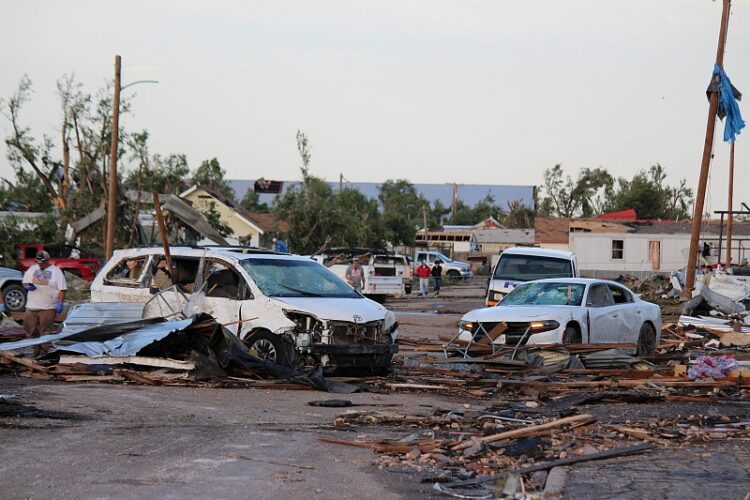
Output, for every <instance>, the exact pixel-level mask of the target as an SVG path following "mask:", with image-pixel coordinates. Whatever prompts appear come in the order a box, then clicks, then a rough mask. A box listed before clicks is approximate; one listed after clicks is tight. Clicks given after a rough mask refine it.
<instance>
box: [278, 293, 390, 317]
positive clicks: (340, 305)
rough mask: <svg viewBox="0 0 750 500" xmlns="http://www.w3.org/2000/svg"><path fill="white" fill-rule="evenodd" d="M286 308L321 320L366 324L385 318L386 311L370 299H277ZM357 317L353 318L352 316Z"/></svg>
mask: <svg viewBox="0 0 750 500" xmlns="http://www.w3.org/2000/svg"><path fill="white" fill-rule="evenodd" d="M273 300H276V301H278V302H280V303H281V304H282V307H284V304H286V305H287V306H288V307H284V309H288V310H293V311H300V312H306V313H309V314H312V315H314V316H316V317H317V318H318V319H322V320H335V321H349V322H356V323H368V322H370V321H377V320H382V319H383V318H385V313H386V311H387V309H386V308H385V307H383V306H381V305H380V304H378V303H377V302H374V301H372V300H370V299H339V298H336V299H325V298H317V297H283V298H282V297H277V298H274V299H273ZM355 315H356V316H358V317H357V318H355V317H354V316H355Z"/></svg>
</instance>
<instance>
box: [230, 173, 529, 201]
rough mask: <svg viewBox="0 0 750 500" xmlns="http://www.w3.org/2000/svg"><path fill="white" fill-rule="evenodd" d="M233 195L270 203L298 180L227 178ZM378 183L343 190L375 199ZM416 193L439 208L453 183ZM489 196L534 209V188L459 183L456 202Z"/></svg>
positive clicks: (422, 188)
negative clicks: (255, 195)
mask: <svg viewBox="0 0 750 500" xmlns="http://www.w3.org/2000/svg"><path fill="white" fill-rule="evenodd" d="M227 182H229V184H230V186H231V187H232V189H234V193H235V196H236V197H237V198H238V199H242V198H243V197H244V196H245V193H246V192H247V190H248V189H250V188H252V189H254V190H255V192H257V193H258V200H259V202H260V203H268V204H269V205H270V204H272V203H273V201H274V198H275V197H276V196H283V195H284V194H285V193H286V192H287V191H288V190H289V189H291V188H293V187H295V186H299V185H300V184H301V182H300V181H269V180H266V179H231V180H228V181H227ZM328 184H329V185H330V186H331V188H332V189H333V190H334V191H337V190H338V188H339V183H338V182H328ZM381 184H382V183H380V182H347V183H346V184H344V187H345V188H346V189H356V190H357V191H359V192H360V193H362V194H363V195H365V196H366V197H368V198H375V199H377V197H378V194H379V191H378V188H379V187H380V186H381ZM414 188H415V189H416V190H417V194H419V195H422V196H424V197H425V198H426V199H427V200H429V201H431V202H434V201H436V200H440V202H441V203H442V204H443V206H446V207H450V206H451V202H452V199H453V184H414ZM487 195H491V196H492V197H493V198H494V199H495V204H496V205H498V206H501V207H506V206H507V205H508V202H512V201H520V202H521V203H522V204H523V205H524V206H526V207H528V208H534V186H508V185H493V184H459V185H458V199H459V200H461V201H462V202H464V203H465V204H466V205H468V206H470V207H473V206H474V205H476V204H477V203H478V202H480V201H481V200H483V199H484V198H486V197H487Z"/></svg>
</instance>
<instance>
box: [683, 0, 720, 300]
mask: <svg viewBox="0 0 750 500" xmlns="http://www.w3.org/2000/svg"><path fill="white" fill-rule="evenodd" d="M731 3H732V1H731V0H724V8H723V9H722V12H721V27H720V29H719V43H718V46H717V48H716V65H717V66H719V67H723V66H724V47H725V46H726V42H727V30H728V28H729V8H730V6H731ZM718 78H719V75H713V77H712V83H718V82H717V80H718ZM718 109H719V93H718V91H716V92H711V94H710V96H709V102H708V123H707V124H706V140H705V142H704V143H703V159H702V161H701V172H700V177H699V179H698V192H697V194H696V197H695V206H694V207H693V226H692V231H691V233H690V252H689V254H688V263H687V274H686V275H685V287H684V288H683V289H682V296H681V298H682V299H684V300H689V299H690V298H691V297H692V292H693V287H694V286H695V262H696V260H697V259H698V242H699V240H700V236H701V224H702V222H703V204H704V202H705V200H706V184H707V183H708V170H709V167H710V165H711V150H712V147H713V142H714V129H715V128H716V112H717V110H718Z"/></svg>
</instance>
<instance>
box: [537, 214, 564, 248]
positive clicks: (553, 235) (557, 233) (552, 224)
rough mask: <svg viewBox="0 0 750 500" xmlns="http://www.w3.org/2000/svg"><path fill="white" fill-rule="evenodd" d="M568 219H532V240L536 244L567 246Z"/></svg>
mask: <svg viewBox="0 0 750 500" xmlns="http://www.w3.org/2000/svg"><path fill="white" fill-rule="evenodd" d="M569 227H570V219H568V218H566V217H539V216H536V217H535V218H534V238H535V240H536V241H535V242H536V243H559V244H567V243H568V238H569V234H570V230H569Z"/></svg>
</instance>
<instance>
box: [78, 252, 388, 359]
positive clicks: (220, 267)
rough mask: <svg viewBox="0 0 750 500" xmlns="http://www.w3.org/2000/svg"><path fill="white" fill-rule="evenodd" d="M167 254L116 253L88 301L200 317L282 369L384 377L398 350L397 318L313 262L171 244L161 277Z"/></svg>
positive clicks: (93, 285) (149, 312)
mask: <svg viewBox="0 0 750 500" xmlns="http://www.w3.org/2000/svg"><path fill="white" fill-rule="evenodd" d="M163 253H164V252H163V250H162V249H161V248H157V247H153V248H135V249H128V250H118V251H116V252H115V253H114V255H113V256H112V258H111V259H110V261H109V262H108V263H107V264H106V265H105V266H104V267H103V268H102V270H101V271H100V272H99V274H98V275H97V277H96V278H95V279H94V281H93V282H92V283H91V301H92V302H131V303H133V302H136V303H143V304H144V305H145V306H144V312H143V316H144V317H148V316H165V317H168V316H172V315H176V314H183V315H190V314H194V313H199V312H205V313H208V314H210V315H212V316H213V317H214V318H216V320H217V321H218V322H219V323H221V324H223V325H224V326H225V327H226V328H227V329H229V330H230V331H232V332H233V333H235V334H237V335H238V336H239V337H240V338H241V339H242V340H243V341H244V342H245V343H246V345H247V346H248V347H249V348H250V350H251V352H254V354H257V355H258V356H259V357H261V358H264V359H266V360H268V361H273V362H276V363H280V364H284V365H288V366H302V365H308V364H317V363H321V364H323V365H324V366H326V367H335V368H360V369H362V368H364V369H368V370H369V371H371V372H383V371H386V370H387V369H388V368H389V367H390V364H391V359H392V357H393V354H394V353H395V352H396V351H397V350H398V348H397V346H396V344H395V338H396V334H397V332H396V328H397V323H396V321H395V316H394V315H393V313H391V312H389V311H388V310H387V309H386V308H385V307H383V306H382V305H380V304H378V303H376V302H374V301H372V300H370V299H367V298H365V297H364V296H362V295H360V294H359V293H357V292H355V291H354V290H353V289H352V288H351V287H350V286H349V285H347V284H346V283H345V282H344V281H342V280H341V279H340V278H338V277H337V276H336V275H335V274H333V273H332V272H330V271H329V270H328V269H326V268H325V267H324V266H322V265H320V264H318V263H317V262H315V261H313V260H310V259H309V258H305V257H299V256H295V255H288V254H277V253H273V252H268V251H263V250H256V249H246V248H241V247H238V248H210V247H182V246H174V247H170V253H171V256H172V262H173V269H172V271H171V272H169V273H165V272H164V270H163V269H160V268H166V266H165V264H164V263H163V262H161V261H163V260H164V257H163ZM160 275H161V276H160ZM158 287H161V288H158Z"/></svg>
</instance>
